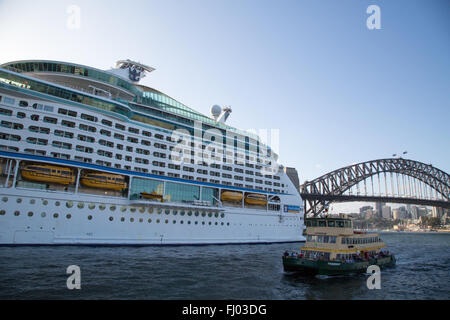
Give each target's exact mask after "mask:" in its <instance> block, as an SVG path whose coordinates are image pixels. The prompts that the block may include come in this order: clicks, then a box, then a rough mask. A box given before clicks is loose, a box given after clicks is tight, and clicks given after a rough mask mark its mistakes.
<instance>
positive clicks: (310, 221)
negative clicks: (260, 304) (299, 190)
mask: <svg viewBox="0 0 450 320" xmlns="http://www.w3.org/2000/svg"><path fill="white" fill-rule="evenodd" d="M305 224H306V230H305V234H306V242H305V245H304V246H303V247H302V248H301V250H300V253H297V254H296V253H291V254H289V252H287V251H286V252H285V253H284V255H283V267H284V270H285V271H288V272H291V271H292V272H298V273H303V274H319V275H328V276H333V275H343V274H351V273H364V272H366V271H367V268H368V267H369V266H371V265H377V266H379V267H380V268H385V267H392V266H395V264H396V259H395V256H394V255H393V254H391V253H389V251H387V250H385V248H386V244H385V243H384V242H383V241H382V240H381V238H380V236H379V234H378V233H367V232H364V231H357V230H354V229H353V221H352V220H351V219H350V218H348V217H345V216H344V215H342V214H341V215H339V216H336V217H334V216H325V217H319V218H307V219H305Z"/></svg>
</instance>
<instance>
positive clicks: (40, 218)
mask: <svg viewBox="0 0 450 320" xmlns="http://www.w3.org/2000/svg"><path fill="white" fill-rule="evenodd" d="M153 71H154V68H152V67H149V66H146V65H144V64H142V63H138V62H134V61H131V60H121V61H118V63H117V64H116V67H115V68H113V69H111V70H100V69H96V68H92V67H88V66H83V65H79V64H75V63H67V62H60V61H47V60H26V61H15V62H9V63H5V64H2V65H0V203H1V206H0V244H142V245H147V244H204V243H261V242H289V241H302V240H304V237H303V236H302V231H303V229H304V223H303V207H302V199H301V197H300V195H299V193H298V190H297V189H296V187H295V186H294V184H293V183H292V181H291V180H290V178H289V177H288V176H287V175H286V173H285V171H284V169H285V168H284V167H283V166H282V165H280V164H278V163H277V159H278V155H277V154H276V153H275V152H273V151H272V150H271V149H270V147H269V146H267V145H266V144H264V143H263V142H262V141H261V140H260V138H259V137H258V136H257V135H255V134H252V133H249V132H246V131H243V130H239V129H236V128H234V127H232V126H229V125H228V124H227V123H226V120H227V118H228V117H229V115H230V113H231V108H229V107H225V108H221V107H218V106H213V108H212V109H211V112H212V115H211V116H206V115H204V114H202V113H200V112H197V111H195V110H194V109H192V108H189V107H187V106H185V105H184V104H182V103H180V102H178V101H176V100H175V99H173V98H171V97H169V96H168V95H166V94H164V93H162V92H160V91H158V90H156V89H153V88H151V87H148V86H146V85H143V84H141V83H140V81H141V79H142V78H144V77H145V76H146V75H147V74H148V73H150V72H153ZM212 130H213V131H212ZM211 132H214V133H216V134H215V135H212V134H211ZM217 133H220V134H219V135H217ZM212 136H214V138H211V137H212Z"/></svg>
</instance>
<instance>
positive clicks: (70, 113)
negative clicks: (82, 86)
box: [4, 97, 261, 169]
mask: <svg viewBox="0 0 450 320" xmlns="http://www.w3.org/2000/svg"><path fill="white" fill-rule="evenodd" d="M4 101H5V102H7V103H8V104H14V102H15V100H14V99H12V98H7V97H5V99H4ZM28 105H29V103H28V102H27V101H25V100H21V101H20V102H19V106H21V107H28ZM32 107H33V108H34V109H37V110H44V111H49V112H53V110H54V107H53V106H47V105H42V104H38V103H34V104H33V105H32ZM58 113H59V114H62V115H68V116H71V117H77V112H76V111H73V110H68V109H64V108H58ZM80 117H81V119H83V120H88V121H92V122H98V118H97V117H95V116H93V115H89V114H85V113H81V115H80ZM101 123H102V124H103V125H106V126H109V127H112V125H113V123H112V121H109V120H106V119H102V121H101ZM115 127H116V128H117V129H119V130H125V129H126V128H125V126H124V125H121V124H119V123H116V124H115ZM128 131H129V132H132V133H135V134H139V131H140V130H139V129H137V128H133V127H129V128H128ZM142 134H143V135H145V136H149V137H150V136H151V132H148V131H145V130H143V131H142ZM155 137H156V138H158V139H161V140H162V139H164V136H163V135H162V134H155ZM166 140H167V141H171V142H175V141H174V139H173V138H171V137H169V136H167V137H166ZM178 142H180V141H178ZM183 143H184V141H183ZM191 145H192V146H194V143H191ZM199 146H200V144H199ZM201 147H202V148H203V149H204V148H205V147H206V146H205V145H201ZM237 157H241V158H243V157H244V155H243V154H237ZM245 158H246V159H247V160H252V161H254V160H255V159H256V161H257V162H261V159H259V158H253V157H251V156H245ZM246 165H247V164H246ZM247 166H248V167H251V166H252V165H250V164H248V165H247ZM257 169H260V168H257Z"/></svg>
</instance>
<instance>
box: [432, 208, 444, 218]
mask: <svg viewBox="0 0 450 320" xmlns="http://www.w3.org/2000/svg"><path fill="white" fill-rule="evenodd" d="M431 215H432V216H433V218H439V219H440V218H442V216H443V215H444V209H443V208H441V207H433V208H432V209H431Z"/></svg>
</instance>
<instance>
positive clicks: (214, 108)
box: [211, 104, 222, 120]
mask: <svg viewBox="0 0 450 320" xmlns="http://www.w3.org/2000/svg"><path fill="white" fill-rule="evenodd" d="M221 113H222V108H221V107H220V106H218V105H217V104H215V105H213V106H212V107H211V115H212V117H213V118H214V119H216V120H217V118H218V117H219V116H220V114H221Z"/></svg>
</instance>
